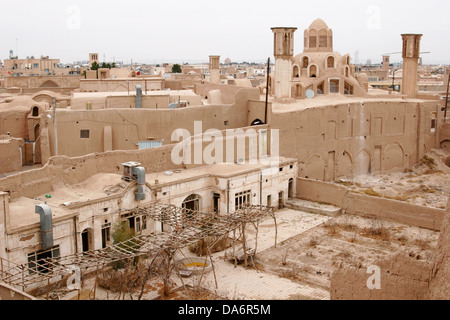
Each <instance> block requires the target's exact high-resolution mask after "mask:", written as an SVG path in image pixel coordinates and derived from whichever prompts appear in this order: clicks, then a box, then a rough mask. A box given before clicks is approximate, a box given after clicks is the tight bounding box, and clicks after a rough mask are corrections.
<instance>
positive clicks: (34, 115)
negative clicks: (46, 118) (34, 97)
mask: <svg viewBox="0 0 450 320" xmlns="http://www.w3.org/2000/svg"><path fill="white" fill-rule="evenodd" d="M31 116H33V117H39V107H36V106H34V107H33V112H32V114H31Z"/></svg>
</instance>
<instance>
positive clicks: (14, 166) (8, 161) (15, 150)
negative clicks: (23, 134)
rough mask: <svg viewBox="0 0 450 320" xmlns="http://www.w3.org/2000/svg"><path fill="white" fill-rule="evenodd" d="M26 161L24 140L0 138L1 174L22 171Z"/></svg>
mask: <svg viewBox="0 0 450 320" xmlns="http://www.w3.org/2000/svg"><path fill="white" fill-rule="evenodd" d="M21 150H22V151H21ZM24 159H25V150H24V141H23V139H18V138H8V139H3V138H2V136H0V173H6V172H14V171H19V170H21V169H22V163H23V160H24Z"/></svg>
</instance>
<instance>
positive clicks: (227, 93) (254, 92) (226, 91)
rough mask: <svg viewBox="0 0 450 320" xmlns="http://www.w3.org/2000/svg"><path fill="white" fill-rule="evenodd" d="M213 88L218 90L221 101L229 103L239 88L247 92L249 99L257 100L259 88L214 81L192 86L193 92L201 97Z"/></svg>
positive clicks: (233, 101)
mask: <svg viewBox="0 0 450 320" xmlns="http://www.w3.org/2000/svg"><path fill="white" fill-rule="evenodd" d="M213 90H220V92H221V97H222V103H224V104H231V103H235V95H236V93H237V92H238V91H239V90H245V91H247V92H248V93H249V99H252V100H259V96H260V94H259V89H258V88H243V87H238V86H229V85H225V84H215V83H210V82H207V83H196V84H195V86H194V92H195V93H196V94H198V95H200V96H202V97H203V98H206V97H207V96H208V93H209V92H210V91H213Z"/></svg>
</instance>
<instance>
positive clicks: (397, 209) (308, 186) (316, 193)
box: [296, 178, 444, 230]
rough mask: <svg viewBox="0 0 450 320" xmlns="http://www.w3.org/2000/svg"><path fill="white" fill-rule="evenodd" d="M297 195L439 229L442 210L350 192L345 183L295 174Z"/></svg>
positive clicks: (355, 211)
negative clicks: (304, 177)
mask: <svg viewBox="0 0 450 320" xmlns="http://www.w3.org/2000/svg"><path fill="white" fill-rule="evenodd" d="M296 191H297V192H296V195H297V197H298V198H300V199H304V200H309V201H316V202H323V203H329V204H331V205H334V206H337V207H340V208H342V210H344V211H345V212H346V213H348V214H356V215H360V216H363V217H368V218H378V219H384V220H390V221H394V222H398V223H403V224H407V225H411V226H416V227H420V228H426V229H431V230H439V228H440V227H441V224H442V221H443V220H442V219H443V217H444V210H442V209H437V208H430V207H423V206H418V205H414V204H410V203H406V202H402V201H398V200H392V199H387V198H379V197H373V196H368V195H365V194H358V193H353V192H350V191H349V190H347V188H345V187H344V186H340V185H335V184H332V183H328V182H324V181H317V180H309V179H303V178H297V189H296Z"/></svg>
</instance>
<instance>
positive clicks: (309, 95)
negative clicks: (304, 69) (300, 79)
mask: <svg viewBox="0 0 450 320" xmlns="http://www.w3.org/2000/svg"><path fill="white" fill-rule="evenodd" d="M306 97H307V98H308V99H312V98H314V91H312V90H311V89H308V90H306Z"/></svg>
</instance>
